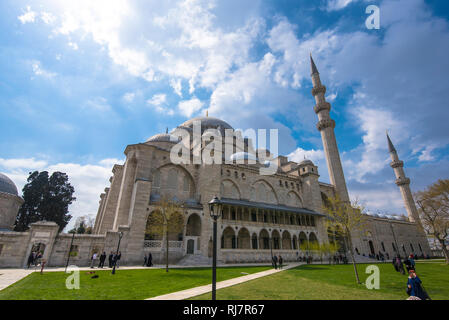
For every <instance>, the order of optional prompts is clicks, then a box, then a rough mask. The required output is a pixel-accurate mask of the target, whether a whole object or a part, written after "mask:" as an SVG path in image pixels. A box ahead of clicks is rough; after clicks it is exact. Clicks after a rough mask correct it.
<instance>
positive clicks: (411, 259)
mask: <svg viewBox="0 0 449 320" xmlns="http://www.w3.org/2000/svg"><path fill="white" fill-rule="evenodd" d="M392 262H393V266H394V269H395V270H396V272H400V273H401V274H405V269H406V270H407V274H408V279H407V294H408V295H409V296H410V297H409V298H408V299H409V300H430V297H429V295H428V294H427V292H426V290H424V286H423V284H422V281H421V279H420V278H419V277H418V276H417V275H416V271H415V270H416V262H415V255H414V254H410V255H409V256H408V257H406V258H405V259H404V261H402V259H401V257H400V256H399V255H397V256H396V257H394V258H393V261H392ZM404 265H405V269H404Z"/></svg>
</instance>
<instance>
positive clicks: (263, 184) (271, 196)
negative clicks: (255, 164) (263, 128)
mask: <svg viewBox="0 0 449 320" xmlns="http://www.w3.org/2000/svg"><path fill="white" fill-rule="evenodd" d="M252 191H254V192H251V201H256V202H265V203H272V204H279V198H278V196H277V194H276V191H275V189H274V188H273V186H272V185H271V184H270V183H269V182H268V181H266V180H265V179H259V180H257V181H256V182H254V183H253V184H252Z"/></svg>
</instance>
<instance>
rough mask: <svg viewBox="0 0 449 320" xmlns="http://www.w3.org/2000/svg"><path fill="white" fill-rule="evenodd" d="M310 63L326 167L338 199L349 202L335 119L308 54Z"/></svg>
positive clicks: (315, 68) (313, 63) (323, 87)
mask: <svg viewBox="0 0 449 320" xmlns="http://www.w3.org/2000/svg"><path fill="white" fill-rule="evenodd" d="M310 63H311V68H312V75H311V76H312V83H313V89H312V95H313V96H314V97H315V103H316V105H315V108H314V110H315V113H316V114H317V115H318V123H317V129H318V130H319V131H320V132H321V139H322V140H323V147H324V153H325V154H326V162H327V169H328V171H329V177H330V180H331V184H333V185H334V186H335V188H336V190H337V193H338V195H339V196H340V199H341V200H343V201H348V202H349V194H348V189H347V187H346V180H345V175H344V173H343V167H342V165H341V160H340V154H339V152H338V147H337V140H336V139H335V133H334V128H335V121H334V120H332V119H331V117H330V115H329V112H330V110H331V105H330V104H329V103H328V102H326V98H325V96H324V94H325V93H326V87H325V86H323V85H322V84H321V80H320V73H319V72H318V69H317V67H316V65H315V62H314V61H313V59H312V55H310Z"/></svg>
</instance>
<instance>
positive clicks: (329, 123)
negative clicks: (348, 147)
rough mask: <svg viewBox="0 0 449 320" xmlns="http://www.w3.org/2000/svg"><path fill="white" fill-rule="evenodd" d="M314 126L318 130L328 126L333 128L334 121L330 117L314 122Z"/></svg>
mask: <svg viewBox="0 0 449 320" xmlns="http://www.w3.org/2000/svg"><path fill="white" fill-rule="evenodd" d="M316 127H317V129H318V130H319V131H321V130H323V129H326V128H328V127H331V128H332V129H333V128H335V121H334V120H332V119H325V120H320V121H318V123H317V124H316Z"/></svg>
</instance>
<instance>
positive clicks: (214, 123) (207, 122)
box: [180, 117, 233, 129]
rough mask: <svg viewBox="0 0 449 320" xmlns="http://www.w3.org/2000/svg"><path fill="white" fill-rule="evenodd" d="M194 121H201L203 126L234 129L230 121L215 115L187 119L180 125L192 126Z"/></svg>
mask: <svg viewBox="0 0 449 320" xmlns="http://www.w3.org/2000/svg"><path fill="white" fill-rule="evenodd" d="M194 121H201V127H202V128H215V129H216V128H218V127H221V128H222V129H233V128H232V127H231V126H230V125H229V123H227V122H226V121H223V120H220V119H218V118H214V117H196V118H193V119H190V120H187V121H186V122H184V123H182V124H181V125H180V127H185V128H192V127H193V122H194Z"/></svg>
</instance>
